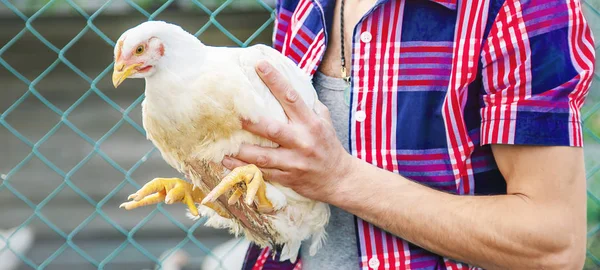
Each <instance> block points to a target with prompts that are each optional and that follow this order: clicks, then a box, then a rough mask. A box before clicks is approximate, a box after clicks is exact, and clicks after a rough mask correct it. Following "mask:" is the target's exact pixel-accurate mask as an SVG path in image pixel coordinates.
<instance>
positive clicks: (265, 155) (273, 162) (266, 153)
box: [235, 144, 289, 170]
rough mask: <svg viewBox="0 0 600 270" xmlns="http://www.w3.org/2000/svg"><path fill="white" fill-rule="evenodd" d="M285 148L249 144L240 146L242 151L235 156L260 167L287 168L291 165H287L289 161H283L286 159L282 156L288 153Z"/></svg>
mask: <svg viewBox="0 0 600 270" xmlns="http://www.w3.org/2000/svg"><path fill="white" fill-rule="evenodd" d="M284 150H285V149H278V150H276V149H274V148H266V147H260V146H256V145H249V144H247V145H242V147H240V151H239V152H238V154H237V155H236V156H235V158H236V159H239V160H241V161H242V162H246V163H248V164H254V165H256V166H258V167H260V168H279V169H283V170H285V169H288V168H289V166H287V165H286V163H287V162H285V161H283V162H282V160H285V159H286V158H283V157H282V155H283V154H285V153H286V152H285V151H284Z"/></svg>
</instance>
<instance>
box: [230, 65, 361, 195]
mask: <svg viewBox="0 0 600 270" xmlns="http://www.w3.org/2000/svg"><path fill="white" fill-rule="evenodd" d="M257 72H258V74H259V76H260V77H261V78H262V80H263V81H264V83H265V84H266V85H267V87H269V88H270V89H271V92H272V93H273V95H275V97H276V98H277V99H278V100H279V102H280V103H281V105H282V106H283V109H284V110H285V112H286V114H287V116H288V118H289V122H288V123H281V122H278V121H274V120H270V119H267V118H263V119H260V121H259V122H258V123H256V124H254V123H250V122H244V128H245V129H246V130H248V131H250V132H252V133H254V134H256V135H259V136H262V137H264V138H267V139H269V140H271V141H274V142H276V143H277V144H279V147H278V148H263V147H258V146H254V145H244V146H242V147H241V149H240V151H239V154H238V155H237V156H236V157H235V158H232V157H227V158H225V159H224V160H223V165H224V166H225V167H227V168H229V169H232V168H235V167H239V166H243V165H245V164H247V163H251V164H255V165H257V166H258V167H260V168H261V171H263V173H264V175H265V178H266V179H268V180H269V181H275V182H279V183H281V184H282V185H284V186H287V187H290V188H292V189H293V190H294V191H296V192H298V193H299V194H301V195H303V196H305V197H307V198H311V199H315V200H322V199H323V198H326V197H328V195H330V193H331V192H333V191H335V190H336V187H337V186H338V184H339V183H340V181H339V180H341V179H342V178H344V175H345V173H346V172H347V171H348V170H347V167H348V166H349V164H350V163H351V159H352V158H351V156H350V155H349V154H348V153H347V152H346V151H345V150H344V148H343V146H342V145H341V143H340V142H339V140H338V139H337V137H336V134H335V129H334V128H333V126H332V125H331V119H330V117H329V111H328V110H327V108H326V107H325V106H324V105H323V104H321V103H320V102H318V101H317V105H316V106H315V111H313V110H311V109H310V108H309V107H308V106H307V105H306V104H305V103H304V101H303V100H302V99H301V98H300V96H299V95H298V93H297V92H296V91H295V90H294V89H292V87H291V86H290V85H289V83H288V82H287V80H286V79H285V78H284V77H283V76H282V75H281V74H280V73H279V72H278V71H277V70H276V69H274V68H273V67H272V66H271V65H270V64H269V63H267V62H265V61H263V62H261V63H260V64H259V65H258V67H257Z"/></svg>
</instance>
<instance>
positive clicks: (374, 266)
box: [369, 257, 379, 269]
mask: <svg viewBox="0 0 600 270" xmlns="http://www.w3.org/2000/svg"><path fill="white" fill-rule="evenodd" d="M369 267H371V268H372V269H377V268H378V267H379V260H378V259H377V258H375V257H373V258H371V259H370V260H369Z"/></svg>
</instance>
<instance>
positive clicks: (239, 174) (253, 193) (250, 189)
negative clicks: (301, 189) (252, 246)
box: [202, 164, 273, 213]
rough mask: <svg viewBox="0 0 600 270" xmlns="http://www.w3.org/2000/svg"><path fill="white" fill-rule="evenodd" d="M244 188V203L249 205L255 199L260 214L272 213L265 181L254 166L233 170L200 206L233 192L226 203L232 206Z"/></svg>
mask: <svg viewBox="0 0 600 270" xmlns="http://www.w3.org/2000/svg"><path fill="white" fill-rule="evenodd" d="M244 185H245V187H246V196H245V198H244V199H245V200H244V201H245V203H246V204H247V205H251V204H252V203H253V202H254V201H255V199H256V203H257V205H256V206H257V209H258V211H259V212H262V213H270V212H272V211H273V204H272V203H271V201H269V199H267V195H266V188H267V185H266V184H265V180H264V179H263V176H262V172H261V171H260V169H259V168H258V167H256V165H253V164H249V165H246V166H241V167H237V168H235V169H233V171H231V172H230V173H229V174H227V176H225V178H223V180H221V182H220V183H219V185H217V186H216V187H215V188H214V189H213V190H212V191H211V192H210V193H208V195H206V197H205V198H204V200H202V204H208V203H211V202H214V201H215V200H216V199H217V198H218V197H219V196H221V195H223V194H225V192H227V191H228V190H232V189H233V190H234V193H233V195H231V196H230V197H229V200H228V203H229V204H234V203H235V202H237V201H238V200H239V198H240V197H241V195H242V193H243V191H242V188H243V186H244Z"/></svg>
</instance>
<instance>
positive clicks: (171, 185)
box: [119, 178, 231, 218]
mask: <svg viewBox="0 0 600 270" xmlns="http://www.w3.org/2000/svg"><path fill="white" fill-rule="evenodd" d="M204 198H205V194H204V193H203V192H202V191H201V190H200V189H199V188H194V186H193V185H192V184H191V183H188V182H187V181H185V180H183V179H179V178H155V179H153V180H152V181H150V182H148V183H146V184H145V185H144V186H143V187H142V188H141V189H140V190H138V191H137V192H136V193H133V194H131V195H129V197H127V199H128V200H130V201H128V202H125V203H123V204H121V205H120V206H119V208H125V209H127V210H131V209H135V208H138V207H142V206H147V205H151V204H157V203H160V202H163V201H164V202H165V203H166V204H173V203H176V202H180V203H183V204H186V205H187V207H188V208H189V210H190V213H191V214H192V215H194V216H198V208H196V203H199V202H201V201H202V199H204ZM204 205H205V206H207V207H209V208H211V209H213V210H214V211H215V212H217V214H219V215H220V216H222V217H224V218H231V217H230V215H229V214H228V213H227V211H226V210H224V209H222V208H221V206H219V205H217V204H214V203H207V204H204Z"/></svg>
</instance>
